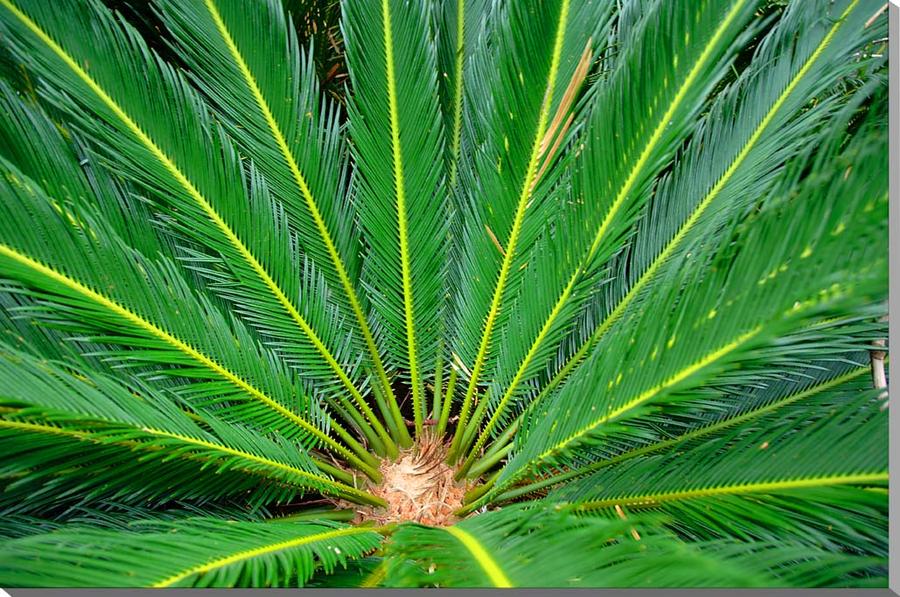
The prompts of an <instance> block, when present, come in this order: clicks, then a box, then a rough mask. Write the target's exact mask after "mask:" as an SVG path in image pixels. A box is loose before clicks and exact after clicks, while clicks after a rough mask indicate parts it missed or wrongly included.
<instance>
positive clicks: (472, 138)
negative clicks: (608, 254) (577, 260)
mask: <svg viewBox="0 0 900 597" xmlns="http://www.w3.org/2000/svg"><path fill="white" fill-rule="evenodd" d="M609 8H610V7H608V6H601V5H600V4H599V3H570V2H569V1H568V0H560V1H557V2H548V3H543V4H540V5H531V4H528V3H526V4H520V3H514V4H510V5H502V6H501V7H500V8H499V9H498V11H497V13H496V19H497V21H498V22H497V24H496V25H495V29H494V30H493V32H492V43H491V44H481V45H480V46H479V47H478V49H477V52H476V54H475V55H473V57H472V67H471V69H470V72H471V76H472V78H473V80H472V81H471V82H470V83H469V82H467V83H466V85H467V90H469V91H468V92H467V93H471V97H472V99H471V101H469V102H467V103H466V104H465V107H466V110H467V114H466V117H465V118H466V119H467V121H468V124H467V130H468V131H469V132H468V137H469V139H468V140H467V143H468V144H471V147H472V149H473V153H474V155H473V156H472V157H471V158H470V159H469V160H467V161H466V162H465V163H464V164H461V166H460V168H461V172H460V181H459V183H460V185H462V186H461V187H460V188H461V189H464V192H465V195H464V196H463V197H461V198H460V201H459V209H460V211H459V216H458V217H459V218H460V225H461V230H460V232H459V234H460V235H461V241H460V242H461V251H460V254H459V256H458V264H457V271H456V272H455V273H454V276H455V278H456V284H455V289H454V290H455V293H456V295H457V300H456V304H455V306H454V311H455V312H454V316H455V320H454V326H453V327H454V344H453V351H454V354H455V355H456V358H458V359H459V360H460V361H461V362H462V363H463V366H464V367H466V371H467V374H466V375H465V377H467V378H468V385H467V387H466V391H465V395H464V397H463V400H462V404H461V407H460V414H459V424H458V425H457V432H456V435H455V436H454V441H453V448H452V452H453V455H456V451H457V450H459V448H460V444H461V443H462V440H463V437H462V435H463V432H464V431H465V430H466V429H467V427H466V424H467V421H468V417H469V414H470V410H471V407H472V405H473V402H474V399H475V397H476V393H477V391H478V389H479V382H480V381H481V373H482V370H484V369H487V370H490V368H491V365H492V362H493V359H494V351H495V350H496V345H497V343H496V342H492V340H493V334H494V330H495V329H496V328H498V327H499V326H501V325H502V324H503V321H504V318H505V311H504V310H503V309H502V307H503V304H504V297H505V296H506V294H507V292H508V288H509V287H510V285H511V283H512V281H514V280H515V279H516V278H517V277H518V274H519V271H520V269H521V266H522V265H523V264H524V263H527V255H528V252H529V249H530V248H531V247H532V246H533V244H534V240H535V238H536V237H537V235H538V234H539V233H540V232H541V230H542V228H543V227H544V223H545V222H546V221H547V220H548V218H550V217H551V214H552V213H553V203H554V200H553V199H554V197H555V193H554V189H555V185H554V181H555V180H556V178H557V177H558V171H555V169H554V168H552V167H550V168H549V169H548V166H551V165H552V163H553V162H554V160H553V157H554V155H553V151H552V150H555V149H556V148H557V145H556V144H555V140H556V139H557V138H562V137H564V136H565V135H566V134H567V133H568V126H567V125H566V124H565V123H566V122H567V121H568V117H569V116H570V115H573V114H574V112H573V108H574V107H575V105H574V101H575V99H576V96H577V92H578V90H579V88H580V86H581V83H582V81H583V78H584V76H585V75H586V65H587V64H589V62H590V60H591V59H592V58H593V57H594V56H595V55H596V52H597V50H596V49H595V43H596V44H597V45H599V44H600V43H601V42H600V40H602V39H603V38H604V37H605V36H604V35H603V31H604V30H605V29H606V27H607V26H608V23H609ZM546 40H553V41H552V43H550V44H548V43H547V41H546ZM539 175H540V176H539ZM484 198H489V201H485V200H484ZM526 212H527V215H528V217H527V218H526Z"/></svg>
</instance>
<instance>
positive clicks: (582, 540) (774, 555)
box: [385, 506, 883, 588]
mask: <svg viewBox="0 0 900 597" xmlns="http://www.w3.org/2000/svg"><path fill="white" fill-rule="evenodd" d="M386 552H387V554H389V556H392V557H391V558H390V559H389V560H388V561H389V562H391V563H392V564H393V566H389V568H388V572H387V577H386V583H385V584H386V585H387V586H407V587H408V586H420V587H421V586H438V587H452V586H462V585H465V586H480V587H558V588H562V587H578V586H590V587H622V586H629V587H634V586H643V587H659V586H667V587H679V586H691V587H698V586H705V587H723V586H779V585H781V586H783V585H790V584H791V582H792V577H793V578H796V577H802V576H806V577H805V578H804V586H815V585H817V584H825V585H827V584H831V583H833V582H835V580H836V579H839V578H841V577H842V576H844V575H846V574H848V573H852V572H856V571H857V570H859V569H866V568H871V567H872V566H873V563H877V562H878V560H877V559H874V558H852V557H847V556H838V555H834V554H828V553H827V552H824V551H820V550H815V549H811V548H810V547H808V546H801V545H798V544H794V543H790V542H782V543H781V544H774V543H765V542H760V543H758V544H755V545H754V544H749V543H739V542H730V541H719V542H706V543H696V544H693V545H692V544H687V543H684V542H682V541H680V540H678V539H677V538H676V537H675V536H674V535H672V534H671V533H668V532H666V531H664V530H663V529H662V527H661V525H660V519H658V518H654V517H641V516H631V517H629V519H628V520H620V519H617V518H611V519H604V518H600V517H576V516H573V515H572V513H571V512H567V511H564V510H563V511H561V510H557V509H555V508H552V507H547V508H542V507H540V506H538V507H522V506H517V507H510V508H507V509H503V510H501V511H496V512H490V513H487V514H483V515H480V516H478V517H476V518H472V519H470V520H466V521H463V522H461V523H459V524H457V525H455V526H452V527H445V528H429V527H422V526H416V525H405V526H402V527H400V528H399V529H398V530H397V531H395V532H394V534H393V535H392V536H391V538H390V540H389V542H388V544H387V547H386ZM407 560H412V561H413V562H414V563H415V564H416V565H415V566H409V565H407V564H406V561H407ZM882 563H883V560H882ZM832 565H833V566H834V568H833V569H831V568H830V567H831V566H832Z"/></svg>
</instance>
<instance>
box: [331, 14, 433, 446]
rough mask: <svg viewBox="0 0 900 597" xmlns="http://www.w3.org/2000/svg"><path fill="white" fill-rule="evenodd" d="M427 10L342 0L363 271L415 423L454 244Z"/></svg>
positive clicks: (421, 410)
mask: <svg viewBox="0 0 900 597" xmlns="http://www.w3.org/2000/svg"><path fill="white" fill-rule="evenodd" d="M430 10H431V8H430V6H429V5H428V4H427V3H425V2H422V1H414V2H397V1H395V0H383V1H382V2H380V3H379V2H368V1H363V2H356V1H348V2H345V3H344V5H343V13H344V14H343V18H344V21H343V31H344V39H345V43H346V47H347V67H348V70H349V71H350V81H351V84H352V85H353V90H354V93H353V96H352V98H351V99H350V101H349V102H348V103H349V131H350V139H351V143H352V147H353V156H354V160H355V169H354V181H355V186H356V188H355V191H356V197H355V202H356V205H357V208H358V210H359V220H360V226H361V227H362V230H363V233H364V235H365V244H366V259H365V266H364V268H363V279H364V283H365V284H366V286H367V287H368V288H369V294H370V297H371V300H372V304H373V307H374V309H375V312H376V313H377V316H378V321H379V328H380V331H381V334H382V340H383V342H384V346H385V349H386V353H387V358H388V359H389V361H390V362H391V363H392V365H393V366H394V367H395V368H397V369H399V370H401V371H405V372H406V373H404V374H403V378H404V381H405V382H406V383H408V385H409V392H410V394H411V395H412V403H413V413H414V418H415V423H416V432H417V433H421V432H422V421H423V419H424V418H425V409H426V405H425V398H424V389H425V388H424V383H425V380H426V378H427V377H429V376H430V375H431V372H432V371H434V369H435V357H434V355H435V354H436V352H437V349H438V339H439V336H438V334H439V333H440V332H442V331H443V326H442V323H443V322H442V318H443V311H444V305H445V302H446V301H445V287H446V270H447V245H448V239H447V234H446V233H447V205H446V201H445V199H444V186H443V182H442V180H441V173H442V168H441V165H442V154H443V151H444V137H443V129H442V127H441V120H440V111H439V104H438V90H437V77H436V71H435V47H434V43H433V40H432V39H431V38H430V36H429V35H428V26H429V21H430V19H431V13H430Z"/></svg>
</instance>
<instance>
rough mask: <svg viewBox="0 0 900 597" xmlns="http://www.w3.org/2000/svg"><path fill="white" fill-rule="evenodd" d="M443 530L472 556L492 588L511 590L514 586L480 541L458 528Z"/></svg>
mask: <svg viewBox="0 0 900 597" xmlns="http://www.w3.org/2000/svg"><path fill="white" fill-rule="evenodd" d="M444 530H445V531H447V532H448V533H449V534H450V535H452V536H453V537H454V538H455V539H456V540H457V541H459V542H460V543H461V544H462V545H463V547H465V548H466V549H467V550H468V551H469V553H471V554H472V558H473V559H474V560H475V561H476V562H478V565H479V566H480V567H481V569H482V570H483V571H484V573H485V575H486V576H487V577H488V579H489V580H490V581H491V584H492V585H493V586H495V587H497V588H504V589H508V588H512V587H513V586H514V585H513V583H512V581H510V580H509V577H508V576H506V573H505V572H503V569H502V568H501V567H500V565H499V564H498V563H497V560H495V559H494V558H493V556H491V554H490V553H489V552H488V550H487V549H485V548H484V546H483V545H482V544H481V542H480V541H478V540H477V539H476V538H475V537H473V536H472V535H471V534H469V533H467V532H466V531H464V530H463V529H461V528H460V527H459V526H451V527H445V528H444Z"/></svg>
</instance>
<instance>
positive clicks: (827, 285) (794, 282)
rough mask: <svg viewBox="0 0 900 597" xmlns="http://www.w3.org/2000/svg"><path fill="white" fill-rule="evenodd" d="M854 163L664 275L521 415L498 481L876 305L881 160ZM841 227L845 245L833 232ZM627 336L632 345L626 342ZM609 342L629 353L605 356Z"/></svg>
mask: <svg viewBox="0 0 900 597" xmlns="http://www.w3.org/2000/svg"><path fill="white" fill-rule="evenodd" d="M875 120H876V121H877V119H875ZM878 146H879V145H875V146H869V147H868V149H866V148H852V149H850V150H848V151H850V153H851V154H853V153H854V152H855V151H856V150H860V151H863V153H866V151H869V150H871V151H877V147H878ZM857 166H858V167H857V168H856V169H854V170H853V171H852V172H848V173H845V172H843V171H842V172H833V171H830V172H829V173H828V176H825V177H812V178H811V179H810V180H809V181H808V182H807V183H806V185H805V189H804V190H802V191H801V192H800V193H799V195H798V196H797V197H796V198H793V200H790V201H788V200H785V201H782V202H780V203H777V202H776V204H774V205H772V206H770V208H769V209H767V210H764V211H763V212H761V213H760V214H758V215H757V216H756V217H754V218H752V220H751V221H752V222H753V225H752V226H750V225H749V224H747V223H744V224H743V225H739V226H737V227H736V229H735V232H734V233H735V234H737V235H738V236H739V237H740V239H741V240H740V243H739V246H740V249H737V250H734V249H733V248H732V247H731V245H730V244H728V243H726V244H724V246H723V248H722V249H720V256H719V258H717V260H716V261H714V262H713V263H712V264H711V266H710V267H709V268H708V271H707V268H703V267H701V268H694V269H693V270H692V273H690V274H682V273H680V272H675V273H673V274H672V275H671V277H670V278H669V283H668V290H667V291H666V292H664V293H660V294H659V295H658V296H655V297H653V298H652V299H648V300H647V301H645V302H644V303H643V304H642V311H641V312H640V313H638V314H636V315H635V316H634V318H633V319H631V320H629V321H628V323H629V325H628V326H620V327H618V328H617V329H615V330H613V331H612V332H611V333H610V334H609V335H607V336H605V337H604V338H603V339H601V341H600V342H599V343H598V345H597V348H596V349H595V352H594V356H593V358H592V359H590V360H589V361H588V362H587V363H586V364H585V365H584V366H583V367H582V369H580V370H579V373H580V375H579V378H578V380H576V379H573V380H572V381H570V382H569V383H568V384H566V385H565V386H563V388H562V390H561V391H559V392H558V393H557V394H556V395H555V396H554V397H553V399H552V406H551V405H548V406H547V407H546V408H538V409H535V411H534V412H533V413H532V415H530V421H529V422H528V425H529V429H528V430H526V431H525V433H524V435H523V436H521V439H522V440H523V441H522V443H521V444H520V447H519V450H518V453H517V454H516V455H515V456H514V457H513V459H512V460H511V462H510V464H509V465H508V466H507V467H506V468H505V469H504V472H503V474H502V475H501V478H502V479H504V483H508V482H510V480H512V479H514V478H515V477H516V476H519V475H521V474H522V472H523V468H524V467H528V468H532V467H534V466H536V465H538V464H539V463H547V462H557V463H558V462H559V460H560V459H561V458H562V459H565V457H566V456H565V454H566V453H570V452H571V448H573V447H574V446H575V445H577V444H578V443H580V442H582V441H588V443H590V441H589V440H588V438H589V437H591V436H592V434H593V433H594V432H595V431H596V432H599V435H598V436H595V437H596V438H597V441H602V440H601V439H600V438H601V437H602V436H603V435H604V433H603V431H602V430H603V429H604V426H605V425H606V424H609V423H613V424H616V423H617V422H620V421H622V420H623V419H622V417H626V418H629V417H632V416H635V415H640V414H641V413H642V411H644V410H645V407H646V406H648V405H649V404H658V402H657V401H658V400H661V399H664V398H665V396H667V395H670V393H671V392H673V391H675V390H679V391H681V390H684V389H687V388H690V387H696V386H697V385H698V384H699V383H705V384H707V385H709V384H711V383H714V382H713V380H714V378H715V375H716V374H719V373H722V372H725V371H728V370H729V369H730V370H734V368H736V367H737V366H738V364H739V363H741V362H744V363H752V362H754V361H755V359H757V358H759V357H757V356H756V355H755V351H758V350H760V349H762V348H764V347H766V346H767V345H771V340H766V338H767V337H768V338H775V337H777V336H778V335H781V334H784V333H788V332H790V331H791V330H797V329H799V328H802V327H803V325H805V324H806V323H808V322H810V319H809V318H810V317H812V318H813V320H814V319H815V318H816V317H823V316H826V314H827V313H834V312H835V311H834V310H835V309H837V310H838V312H841V313H852V312H853V311H854V309H861V308H862V309H865V308H866V307H867V306H868V305H871V304H872V303H874V302H876V301H877V300H879V297H878V296H877V292H878V291H877V290H876V289H878V288H883V280H884V275H885V272H884V266H883V252H881V245H882V244H883V238H884V237H883V236H882V233H883V220H881V216H880V210H883V209H884V207H883V206H884V200H885V198H886V192H885V190H884V176H883V173H884V167H885V164H884V163H883V160H882V159H868V160H864V161H862V163H861V164H858V165H857ZM845 174H846V176H845ZM823 178H824V179H823ZM804 198H806V199H805V200H804ZM813 198H815V199H813ZM867 206H868V210H867ZM820 210H821V211H820ZM870 218H871V219H870ZM849 228H853V229H854V230H857V233H856V238H854V239H849V238H847V237H845V236H842V233H843V232H844V231H846V230H847V229H849ZM725 238H730V236H727V235H726V237H725ZM825 272H828V273H827V274H825ZM776 278H777V281H776V282H773V280H775V279H776ZM749 305H753V308H749ZM673 306H674V307H673ZM638 331H640V333H641V335H642V338H643V342H642V343H641V345H640V347H638V345H637V344H635V343H633V342H631V339H633V338H634V337H635V334H636V333H637V332H638ZM650 338H654V339H655V340H654V341H652V342H651V341H650ZM608 346H618V347H630V348H628V349H627V350H620V351H618V354H615V356H614V357H612V356H611V355H612V353H611V352H610V351H609V350H606V347H608ZM701 355H702V356H701ZM601 357H602V359H601ZM682 359H684V360H682ZM676 363H678V364H677V365H676ZM579 380H580V381H579ZM701 380H702V381H701ZM731 381H732V383H733V379H732V380H731ZM598 391H599V392H604V394H602V395H601V398H600V399H599V400H598V401H594V400H587V401H586V400H583V399H582V398H581V397H582V396H584V395H585V394H586V393H587V394H590V393H591V392H594V393H596V392H598ZM673 400H677V393H676V394H674V395H673Z"/></svg>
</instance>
